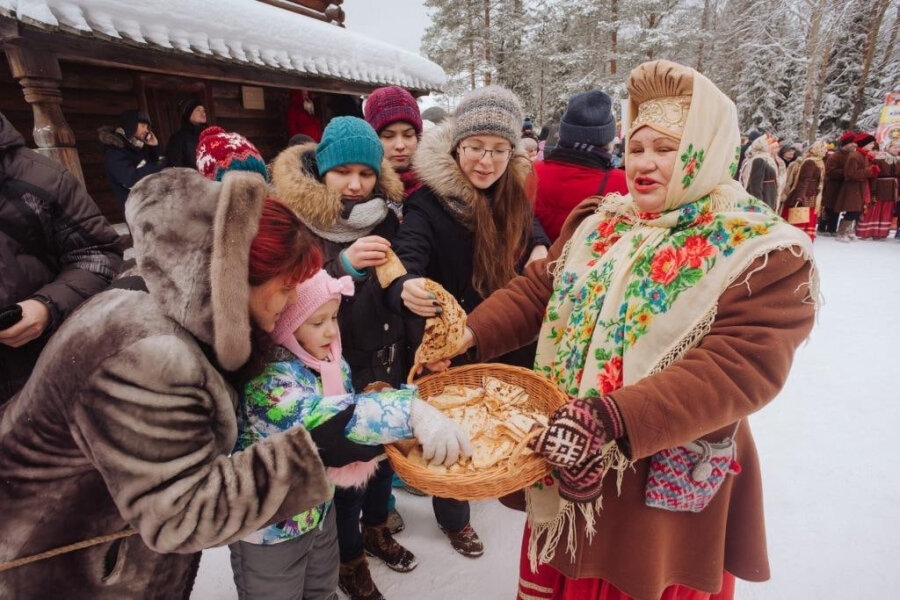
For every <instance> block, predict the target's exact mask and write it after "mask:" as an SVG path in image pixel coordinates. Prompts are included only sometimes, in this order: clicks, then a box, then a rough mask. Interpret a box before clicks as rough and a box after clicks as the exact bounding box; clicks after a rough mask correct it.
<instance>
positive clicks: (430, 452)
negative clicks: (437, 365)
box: [409, 398, 472, 465]
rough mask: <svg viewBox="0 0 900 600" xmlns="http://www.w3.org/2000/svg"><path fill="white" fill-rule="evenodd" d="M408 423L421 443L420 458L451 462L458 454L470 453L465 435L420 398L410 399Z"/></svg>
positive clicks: (450, 463)
mask: <svg viewBox="0 0 900 600" xmlns="http://www.w3.org/2000/svg"><path fill="white" fill-rule="evenodd" d="M409 424H410V426H411V427H412V431H413V435H414V436H416V439H417V440H419V443H420V444H422V458H424V459H425V460H427V461H429V462H431V463H434V464H439V465H452V464H453V463H455V462H456V461H457V460H459V455H460V454H462V455H463V456H471V455H472V445H471V443H470V442H469V436H468V435H466V432H465V431H463V430H462V429H460V428H459V427H458V426H457V425H456V424H455V423H454V422H453V421H451V420H450V419H448V418H447V417H445V416H444V415H443V414H442V413H441V411H439V410H438V409H436V408H435V407H433V406H431V405H430V404H428V403H427V402H425V401H424V400H422V399H420V398H413V401H412V408H411V409H410V415H409Z"/></svg>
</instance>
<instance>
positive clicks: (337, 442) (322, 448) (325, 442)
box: [309, 406, 384, 467]
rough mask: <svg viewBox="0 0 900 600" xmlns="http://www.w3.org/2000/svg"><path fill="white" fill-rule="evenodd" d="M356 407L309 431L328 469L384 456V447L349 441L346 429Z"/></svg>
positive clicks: (343, 411) (351, 407)
mask: <svg viewBox="0 0 900 600" xmlns="http://www.w3.org/2000/svg"><path fill="white" fill-rule="evenodd" d="M355 408H356V407H355V406H348V407H347V408H345V409H344V410H342V411H341V412H339V413H338V414H336V415H334V416H333V417H331V418H330V419H328V420H327V421H325V422H324V423H322V424H321V425H319V426H318V427H316V428H314V429H310V430H309V437H311V438H312V441H313V443H314V444H315V445H316V448H317V449H318V450H319V458H321V459H322V464H324V465H325V466H326V467H343V466H344V465H349V464H350V463H353V462H357V461H363V462H365V461H370V460H372V459H373V458H376V457H378V456H381V455H382V454H384V446H382V445H381V444H379V445H377V446H364V445H363V444H357V443H356V442H351V441H350V440H348V439H347V436H346V434H345V433H344V429H345V428H346V427H347V423H349V422H350V418H351V417H352V416H353V410H354V409H355Z"/></svg>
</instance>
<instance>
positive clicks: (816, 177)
mask: <svg viewBox="0 0 900 600" xmlns="http://www.w3.org/2000/svg"><path fill="white" fill-rule="evenodd" d="M825 151H826V145H825V140H819V141H817V142H816V143H814V144H813V145H812V146H810V147H809V150H807V151H806V154H805V155H804V156H803V158H802V159H800V160H799V161H797V163H795V164H793V165H791V168H789V169H788V182H787V186H786V188H785V190H786V191H785V201H784V206H783V208H782V211H781V216H782V217H784V218H785V220H787V222H788V223H790V224H791V225H793V226H794V227H797V228H799V229H801V230H803V231H805V232H806V233H807V234H809V238H810V239H811V240H813V241H815V239H816V225H817V223H818V221H819V215H818V213H819V210H820V208H821V205H822V189H823V187H824V183H825V162H824V161H823V157H824V156H825ZM804 214H805V216H804Z"/></svg>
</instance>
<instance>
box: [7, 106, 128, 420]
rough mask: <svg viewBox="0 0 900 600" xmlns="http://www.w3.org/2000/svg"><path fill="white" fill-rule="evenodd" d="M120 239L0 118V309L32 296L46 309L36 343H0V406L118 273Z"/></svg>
mask: <svg viewBox="0 0 900 600" xmlns="http://www.w3.org/2000/svg"><path fill="white" fill-rule="evenodd" d="M118 240H119V236H118V234H116V232H115V230H114V229H113V228H112V227H111V226H110V225H109V223H108V222H107V221H106V219H105V218H104V217H103V216H102V215H101V214H100V210H99V209H98V208H97V205H96V204H94V201H93V200H91V198H90V196H88V194H87V191H86V190H85V188H84V185H83V184H82V183H81V182H80V181H78V179H76V178H75V177H74V176H73V175H72V174H71V173H69V172H68V171H67V170H66V169H65V168H64V167H63V166H62V165H60V164H59V163H57V162H56V161H53V160H50V159H49V158H46V157H44V156H41V155H40V154H38V153H37V152H35V151H33V150H30V149H29V148H26V147H25V140H24V139H23V138H22V136H21V134H19V132H18V131H16V130H15V129H14V128H13V126H12V125H11V124H10V123H9V121H8V120H7V119H6V117H5V116H3V114H0V308H2V307H4V306H7V305H10V304H15V303H16V302H21V301H22V300H26V299H29V298H34V299H37V300H40V301H41V302H43V303H44V304H46V305H47V307H48V308H49V310H50V324H49V326H48V327H47V329H46V331H45V332H44V335H42V336H41V337H40V338H38V339H36V340H34V341H32V342H30V343H29V344H26V345H25V346H23V347H20V348H10V347H8V346H5V345H2V344H0V404H2V403H3V402H5V401H6V400H7V399H9V398H10V397H11V396H12V394H13V393H15V392H16V391H17V390H18V389H19V388H20V387H21V386H22V385H23V384H24V383H25V381H26V380H27V379H28V375H29V374H30V373H31V369H32V367H33V366H34V363H35V361H36V360H37V357H38V355H39V354H40V351H41V349H42V348H43V346H44V344H45V343H46V341H47V339H48V338H49V337H50V334H52V332H53V331H55V330H56V329H57V328H58V327H59V325H60V324H61V323H62V321H63V320H64V319H65V318H66V317H67V316H68V315H69V314H70V313H71V312H72V311H73V310H75V308H76V307H77V306H78V305H79V304H81V303H82V302H83V301H84V300H86V299H87V298H89V297H91V296H93V295H94V294H96V293H97V292H99V291H101V290H103V289H105V288H106V287H107V285H108V284H109V282H110V281H111V280H112V279H113V277H115V276H116V275H117V274H118V272H119V268H120V267H121V264H122V251H121V250H120V249H119V246H118Z"/></svg>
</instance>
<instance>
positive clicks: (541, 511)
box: [526, 73, 818, 569]
mask: <svg viewBox="0 0 900 600" xmlns="http://www.w3.org/2000/svg"><path fill="white" fill-rule="evenodd" d="M632 114H636V111H632ZM739 153H740V148H739V137H738V125H737V113H736V110H735V107H734V104H733V103H732V102H731V100H729V99H728V98H727V97H726V96H725V95H724V94H722V93H721V92H720V91H719V90H718V89H717V88H716V87H715V86H714V85H713V84H712V83H711V82H710V81H709V80H708V79H706V78H705V77H703V76H702V75H700V74H699V73H694V83H693V94H692V100H691V108H690V111H689V113H688V117H687V121H686V125H685V130H684V135H683V137H682V139H681V141H680V146H679V152H678V159H677V162H676V165H675V172H674V173H673V175H672V179H671V181H670V183H669V188H668V193H667V199H666V205H665V209H664V212H662V213H658V214H649V213H641V212H639V211H638V209H637V207H636V206H635V205H634V203H633V201H632V200H631V197H630V195H629V196H624V197H623V196H619V195H612V196H606V197H605V198H604V199H603V201H602V202H601V204H600V206H599V207H598V210H597V212H596V213H595V214H594V215H591V216H590V217H588V218H587V219H585V220H584V221H583V222H582V223H581V225H580V226H579V227H578V229H577V230H576V231H575V233H574V234H573V236H572V238H571V239H570V240H569V242H568V243H567V244H566V247H565V248H564V249H563V253H562V255H561V257H560V259H559V260H558V261H557V262H556V264H555V267H554V268H553V274H554V288H553V293H552V295H551V298H550V301H549V304H548V306H547V312H546V315H545V317H544V323H543V326H542V328H541V332H540V335H539V337H538V350H537V357H536V360H535V370H536V371H537V372H539V373H541V374H542V375H544V376H546V377H548V378H549V379H550V380H551V381H553V382H554V383H556V384H557V385H558V386H559V388H560V389H561V390H562V391H564V392H565V393H566V394H568V395H570V396H572V397H576V398H579V397H580V398H584V397H592V396H600V395H604V394H608V393H610V392H613V391H615V390H617V389H619V388H621V387H622V386H625V385H630V384H634V383H636V382H638V381H640V380H641V379H643V378H644V377H647V376H648V375H651V374H653V373H656V372H658V371H660V370H662V369H664V368H665V367H667V366H668V365H669V364H671V363H672V362H674V361H675V360H678V359H679V358H680V357H681V356H682V355H683V354H684V353H685V352H686V351H687V350H688V349H690V348H692V347H694V346H696V345H697V344H698V343H699V342H700V340H701V339H702V338H703V336H704V335H706V333H708V332H709V329H710V327H711V326H712V323H713V321H714V319H715V315H716V309H717V302H718V299H719V296H721V294H722V293H723V292H724V291H725V290H726V289H727V288H728V287H729V286H731V285H735V284H738V285H739V284H741V283H743V282H745V281H746V279H747V278H749V275H747V276H745V279H744V280H742V281H741V282H736V279H737V278H738V277H739V276H740V275H741V274H742V273H744V272H745V271H746V270H747V268H748V267H749V266H750V264H751V263H752V262H753V261H754V260H755V259H756V258H758V257H761V256H765V255H767V254H768V253H770V252H772V251H773V250H776V249H781V248H790V249H791V250H792V251H793V252H795V253H797V254H798V255H803V256H805V257H807V258H809V259H810V260H811V256H812V246H811V244H810V241H809V237H808V236H807V235H806V234H804V233H803V232H801V231H800V230H798V229H796V228H795V227H792V226H790V225H788V224H787V223H786V222H785V221H783V220H782V219H781V218H780V217H778V216H777V215H776V214H775V213H774V212H773V211H772V210H771V209H770V208H769V207H768V206H766V205H765V204H764V203H763V202H761V201H759V200H757V199H755V198H751V197H749V196H748V195H747V193H746V191H744V189H743V188H742V187H741V186H740V184H738V183H737V182H736V181H734V180H733V179H732V177H733V174H734V172H735V170H736V166H737V160H738V156H739ZM627 161H628V157H627V156H626V164H627ZM763 268H764V267H763ZM810 286H811V290H810V296H811V297H812V298H816V296H817V294H818V290H817V277H816V274H815V270H814V268H811V272H810ZM748 293H749V286H748ZM688 441H690V440H685V442H688ZM603 452H604V454H606V455H607V457H608V461H607V465H608V466H607V469H610V468H612V469H613V470H616V471H617V472H618V476H619V482H621V477H622V476H623V473H624V470H625V469H626V468H627V467H628V465H629V461H628V460H627V459H626V458H625V456H624V455H623V454H622V453H621V451H620V450H619V447H618V445H617V443H616V442H610V443H609V444H607V446H606V447H605V448H604V450H603ZM548 483H549V485H547V484H548ZM557 489H558V485H557V482H556V481H554V482H549V481H546V480H545V481H544V482H543V483H540V484H537V485H536V486H535V487H533V488H531V489H529V490H527V491H526V501H527V506H528V521H529V525H530V526H531V529H532V534H531V538H530V544H529V558H530V560H531V565H532V568H533V569H534V568H536V567H537V564H538V563H545V562H549V561H550V560H551V559H552V558H553V556H554V554H555V551H556V547H557V545H558V543H559V542H560V540H561V537H562V534H563V533H564V532H566V531H569V535H568V536H567V538H568V547H567V550H568V552H569V553H570V554H571V555H572V557H573V559H574V557H575V553H576V551H577V548H576V547H575V539H576V536H575V535H573V532H572V531H571V529H572V527H574V523H575V518H574V517H575V510H576V509H577V510H580V511H581V512H582V514H583V516H584V518H585V523H586V525H587V528H588V531H587V534H588V537H589V539H590V536H591V535H592V534H593V532H594V526H593V524H594V519H595V518H596V516H599V515H600V508H601V502H602V498H598V499H597V501H595V502H593V503H587V504H577V505H576V504H573V503H571V502H567V501H565V500H563V499H562V498H561V497H560V496H559V494H558V492H557Z"/></svg>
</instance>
